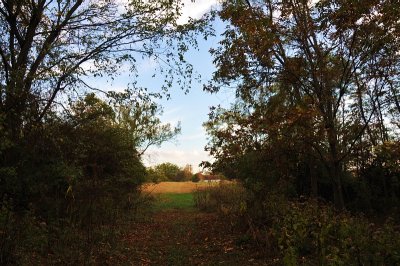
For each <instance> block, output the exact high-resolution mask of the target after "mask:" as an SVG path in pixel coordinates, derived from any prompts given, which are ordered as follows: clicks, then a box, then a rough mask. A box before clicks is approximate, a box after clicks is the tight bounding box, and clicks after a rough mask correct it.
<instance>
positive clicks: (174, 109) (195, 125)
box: [138, 1, 233, 171]
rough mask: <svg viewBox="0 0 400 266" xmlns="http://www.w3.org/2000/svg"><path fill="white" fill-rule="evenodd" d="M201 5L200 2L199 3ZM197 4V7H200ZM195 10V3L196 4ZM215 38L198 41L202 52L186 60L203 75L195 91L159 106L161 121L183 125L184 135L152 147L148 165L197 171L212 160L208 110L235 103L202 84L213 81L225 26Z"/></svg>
mask: <svg viewBox="0 0 400 266" xmlns="http://www.w3.org/2000/svg"><path fill="white" fill-rule="evenodd" d="M198 2H201V1H198ZM198 2H197V3H198ZM193 6H195V3H194V4H193ZM214 28H215V30H216V37H213V38H209V39H208V40H207V41H205V40H202V39H201V38H199V49H198V50H195V49H191V50H189V52H188V53H187V58H186V59H187V60H188V61H189V63H191V64H192V65H193V66H194V70H195V71H196V72H197V73H199V74H200V75H201V81H200V82H199V83H198V82H194V83H193V86H192V89H191V90H190V91H189V93H188V94H185V93H184V92H183V91H181V90H180V89H178V88H173V89H172V90H171V91H170V94H171V99H169V100H166V99H163V100H162V101H161V102H160V103H161V105H162V106H163V108H164V114H163V116H162V121H163V122H166V123H172V124H176V123H177V122H178V121H180V122H181V127H182V133H181V134H180V135H179V136H178V137H177V138H176V141H175V142H168V143H165V144H163V145H162V146H161V147H152V148H150V149H149V150H148V152H147V154H146V155H145V156H144V162H145V164H147V165H155V164H158V163H162V162H171V163H175V164H177V165H179V166H184V165H186V164H191V165H192V166H193V168H194V170H195V171H198V170H200V169H199V168H198V165H199V164H200V163H201V162H202V161H205V160H211V159H212V158H210V157H209V156H208V154H207V153H206V152H205V151H204V147H205V145H206V144H207V139H206V132H205V130H204V128H203V126H202V124H203V123H204V122H205V121H207V119H208V113H209V108H210V107H211V106H215V105H218V104H220V105H222V106H228V105H229V103H230V102H231V101H232V99H233V98H232V95H229V93H228V94H227V93H225V94H223V93H220V94H210V93H207V92H204V91H203V84H204V83H207V81H208V80H210V79H211V77H212V73H213V71H214V70H215V66H214V65H213V63H212V57H211V55H210V53H209V49H210V48H211V47H214V48H216V47H217V46H218V42H219V40H220V36H219V35H220V34H221V33H222V32H223V30H224V28H225V26H224V25H223V24H222V22H220V21H216V22H215V23H214ZM146 76H147V75H140V72H139V80H138V82H139V83H142V82H143V84H145V85H146V84H151V82H154V79H150V78H146Z"/></svg>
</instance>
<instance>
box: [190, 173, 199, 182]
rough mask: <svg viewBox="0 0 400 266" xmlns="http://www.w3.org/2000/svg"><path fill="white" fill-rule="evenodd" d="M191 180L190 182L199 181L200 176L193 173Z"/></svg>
mask: <svg viewBox="0 0 400 266" xmlns="http://www.w3.org/2000/svg"><path fill="white" fill-rule="evenodd" d="M191 180H192V182H194V183H197V182H199V181H200V177H199V175H198V174H194V175H192V178H191Z"/></svg>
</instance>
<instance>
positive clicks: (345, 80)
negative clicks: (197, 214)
mask: <svg viewBox="0 0 400 266" xmlns="http://www.w3.org/2000/svg"><path fill="white" fill-rule="evenodd" d="M396 10H399V4H398V3H397V2H393V1H362V3H361V1H297V0H290V1H245V2H236V3H233V2H230V1H225V2H224V3H223V4H222V9H221V11H220V13H219V14H220V16H221V18H222V19H223V20H224V21H226V22H227V23H228V26H227V29H226V31H225V33H224V39H223V40H222V41H221V42H220V46H219V47H218V48H217V49H214V50H212V51H211V52H212V54H213V55H214V62H215V64H216V66H217V70H216V72H215V73H214V76H213V80H212V81H211V82H210V83H209V84H208V85H206V86H205V89H206V90H208V91H210V92H217V91H219V90H221V89H227V88H228V89H229V88H233V89H234V90H235V93H236V99H237V101H236V103H235V104H234V105H233V106H232V108H231V109H221V108H217V109H214V110H213V111H212V113H211V114H210V121H209V122H207V123H206V127H207V129H208V132H209V134H210V135H211V141H210V143H209V146H208V150H209V151H210V153H211V154H212V155H214V156H215V157H216V158H217V161H216V163H215V166H216V165H220V166H223V165H225V166H226V165H229V164H231V163H232V162H234V161H235V160H234V159H236V161H237V160H239V161H240V160H243V156H246V157H247V158H249V156H250V154H253V155H251V156H250V157H254V154H260V153H262V154H264V156H267V158H268V159H266V158H264V159H261V157H260V156H259V155H258V156H257V155H256V158H258V159H256V161H257V160H261V161H263V160H264V161H265V160H267V161H268V162H270V163H271V165H270V167H271V166H272V167H273V168H274V169H281V172H280V173H279V174H278V173H276V171H279V170H273V172H275V173H273V175H274V176H286V177H287V178H289V179H290V178H291V176H292V177H293V175H294V174H295V172H296V171H297V172H298V166H299V162H303V163H305V164H306V165H308V167H307V168H308V170H307V171H308V172H310V171H311V172H312V171H313V170H312V168H314V167H315V166H316V162H319V163H320V164H321V166H323V167H318V168H319V169H323V170H322V172H324V173H325V174H324V175H326V178H327V180H326V181H324V182H327V183H328V184H330V185H329V186H331V187H332V191H333V199H334V202H335V205H336V206H337V207H338V208H343V206H344V201H345V200H344V195H343V184H342V183H343V180H344V179H345V176H346V175H348V174H349V173H350V172H353V170H354V167H355V165H356V164H357V162H359V161H360V160H362V161H363V162H364V163H366V160H368V159H366V157H363V158H360V156H361V154H362V153H364V155H365V152H366V151H367V150H368V152H371V149H372V147H373V146H375V145H381V144H383V143H386V142H388V141H394V140H396V139H395V135H396V130H398V119H399V114H400V113H399V111H400V110H399V109H398V97H399V91H398V82H399V77H400V75H399V74H400V72H399V63H400V53H399V40H400V38H399V37H400V31H399V30H400V27H399V22H398V20H396V19H394V17H393V15H394V13H398V12H396ZM368 152H367V153H368ZM266 154H270V155H266ZM370 154H371V153H370ZM279 155H281V156H279ZM240 158H242V159H240ZM253 159H254V158H253ZM247 160H248V159H246V160H245V162H247V163H245V164H248V163H249V162H248V161H247ZM290 162H291V163H290ZM255 165H261V164H259V163H255ZM296 165H297V166H296ZM277 166H281V167H277ZM291 166H293V167H291ZM290 169H291V170H290ZM263 172H265V171H263ZM258 175H259V174H258ZM313 175H314V174H311V175H309V176H313ZM319 175H320V176H322V175H323V174H322V173H319ZM256 176H257V174H256ZM320 178H321V177H320ZM318 182H321V180H319V181H318V180H312V181H311V183H314V185H312V186H313V187H314V189H316V186H317V185H316V183H318ZM315 193H317V192H316V191H315Z"/></svg>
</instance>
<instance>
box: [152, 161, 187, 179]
mask: <svg viewBox="0 0 400 266" xmlns="http://www.w3.org/2000/svg"><path fill="white" fill-rule="evenodd" d="M179 171H180V169H179V166H177V165H176V164H173V163H161V164H158V165H156V166H154V167H151V168H150V169H149V170H148V175H150V176H149V177H150V179H151V180H152V181H156V182H159V181H176V177H177V175H178V173H179Z"/></svg>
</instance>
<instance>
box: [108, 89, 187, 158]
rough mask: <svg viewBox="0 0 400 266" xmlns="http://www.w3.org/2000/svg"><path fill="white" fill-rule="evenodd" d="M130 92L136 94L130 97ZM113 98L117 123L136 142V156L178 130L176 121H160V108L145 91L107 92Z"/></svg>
mask: <svg viewBox="0 0 400 266" xmlns="http://www.w3.org/2000/svg"><path fill="white" fill-rule="evenodd" d="M132 94H134V95H136V96H135V97H133V99H132ZM108 95H109V96H110V97H112V98H113V102H114V103H113V105H114V108H115V109H116V114H117V117H116V120H117V123H118V124H120V125H121V126H123V127H124V128H125V129H127V130H128V131H129V132H130V135H131V138H132V139H133V141H134V142H135V143H136V147H137V149H138V156H139V157H140V156H142V155H143V154H144V153H145V152H146V150H147V149H148V148H149V147H150V146H154V145H155V146H160V145H161V144H162V143H164V142H166V141H171V140H173V139H174V138H175V137H176V136H177V135H178V134H179V133H180V132H181V127H180V124H179V123H178V124H177V125H176V126H172V125H171V124H170V123H162V122H161V120H160V118H159V116H160V115H161V114H162V108H161V107H160V106H159V105H158V104H157V103H156V102H155V101H154V100H153V99H152V98H151V95H149V94H146V93H141V92H140V91H139V92H134V91H131V90H126V92H124V93H115V92H113V93H108Z"/></svg>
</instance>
